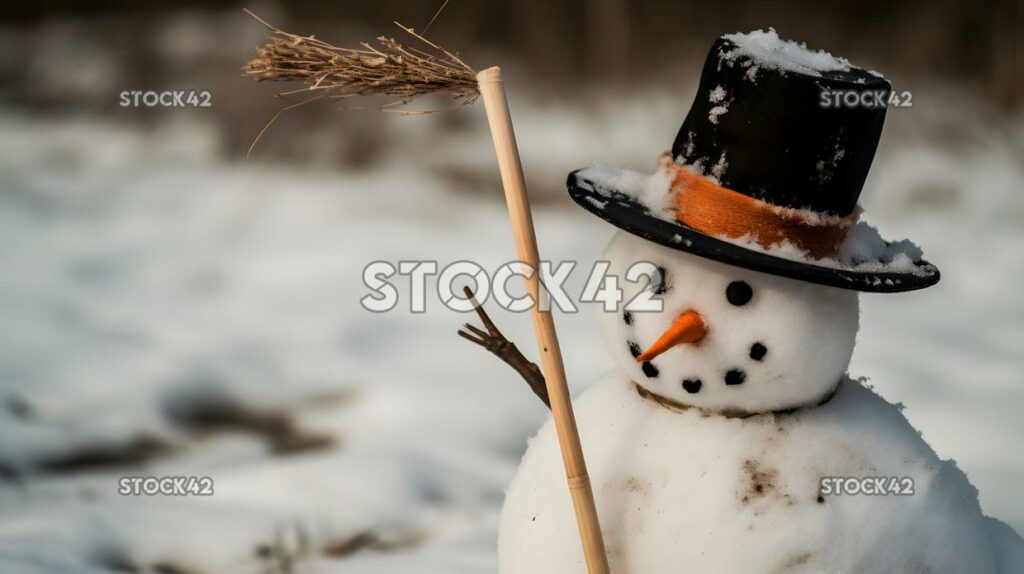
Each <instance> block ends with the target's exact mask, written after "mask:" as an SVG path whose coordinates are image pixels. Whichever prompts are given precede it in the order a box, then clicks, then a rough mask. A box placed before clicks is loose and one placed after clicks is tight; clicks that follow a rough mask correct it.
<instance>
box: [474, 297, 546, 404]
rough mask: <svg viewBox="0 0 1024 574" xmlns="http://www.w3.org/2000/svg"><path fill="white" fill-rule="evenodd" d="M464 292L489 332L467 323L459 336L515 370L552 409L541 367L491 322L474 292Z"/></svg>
mask: <svg viewBox="0 0 1024 574" xmlns="http://www.w3.org/2000/svg"><path fill="white" fill-rule="evenodd" d="M463 292H464V293H465V294H466V298H467V299H469V300H470V301H472V302H473V310H474V311H476V314H477V316H478V317H480V322H481V323H483V324H484V327H485V328H486V329H487V330H486V331H484V330H483V329H480V328H479V327H475V326H473V325H470V324H469V323H466V324H464V325H463V326H462V329H460V330H459V336H460V337H462V338H463V339H466V340H467V341H469V342H471V343H475V344H477V345H480V346H481V347H483V348H485V349H487V350H488V351H489V352H490V353H491V354H492V355H494V356H495V357H498V358H499V359H501V360H502V361H504V362H505V363H506V364H508V365H509V366H510V367H512V368H513V369H515V370H516V372H517V373H519V376H521V377H522V378H523V380H524V381H526V384H528V385H530V389H532V390H533V392H534V394H536V395H537V397H538V398H540V400H542V401H544V404H545V405H547V406H548V408H551V402H550V401H549V400H548V387H547V384H546V383H545V381H544V373H542V372H541V370H540V367H538V366H537V365H536V364H535V363H532V362H530V360H529V359H527V358H526V357H525V356H523V354H522V353H521V352H520V351H519V348H518V347H516V346H515V344H514V343H512V341H509V340H508V339H506V338H505V336H504V335H502V334H501V331H499V330H498V327H497V326H496V325H495V324H494V321H492V320H491V318H490V317H489V316H488V315H487V312H486V311H484V309H483V307H481V306H480V303H479V302H477V300H476V297H475V296H474V295H473V291H472V290H471V289H470V288H469V287H464V288H463Z"/></svg>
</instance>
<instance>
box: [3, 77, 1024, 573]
mask: <svg viewBox="0 0 1024 574" xmlns="http://www.w3.org/2000/svg"><path fill="white" fill-rule="evenodd" d="M917 92H918V93H916V98H915V105H916V106H917V107H915V108H913V109H912V110H893V111H891V112H890V114H889V125H888V127H887V131H886V133H885V134H884V135H883V143H882V146H881V148H880V150H879V156H878V159H877V160H876V163H875V167H874V170H873V173H872V176H871V177H870V178H869V180H868V184H867V187H866V190H865V194H864V196H863V198H862V199H863V204H864V206H865V208H866V216H865V217H866V219H867V220H869V221H870V222H872V224H874V225H877V226H878V227H879V229H880V230H881V232H882V234H883V235H884V236H886V237H890V238H902V237H910V238H912V239H914V240H915V241H916V242H917V243H918V244H920V245H921V246H922V247H923V248H924V251H925V255H926V257H927V258H928V259H930V260H931V261H932V262H933V263H935V264H937V265H938V266H939V267H940V269H941V270H942V273H943V279H942V281H941V282H940V283H939V285H938V286H936V287H935V288H932V289H929V290H927V291H924V292H920V293H911V294H905V295H864V296H862V318H861V325H862V329H861V334H860V336H859V344H858V346H857V350H856V351H855V354H854V360H853V365H852V367H851V374H852V375H854V376H866V377H869V378H870V379H871V380H872V382H873V384H874V386H875V388H876V389H877V390H878V391H879V392H880V393H881V394H882V395H883V396H885V397H887V398H888V399H889V400H891V401H894V402H902V403H904V404H905V405H906V410H905V413H906V414H907V416H908V417H909V419H910V421H911V422H912V423H913V424H915V425H916V426H917V427H918V428H919V429H920V430H921V431H922V433H923V435H924V437H925V439H926V440H928V441H929V442H930V443H931V444H932V445H933V446H934V447H935V449H936V450H937V451H938V453H939V454H940V456H943V457H947V458H953V459H955V460H956V461H957V463H958V464H959V465H960V466H961V467H962V468H963V469H964V470H965V471H966V472H967V473H968V475H969V476H970V478H971V479H972V481H973V482H974V484H975V485H976V486H977V487H978V488H979V489H980V491H981V502H982V506H983V508H984V509H985V511H986V512H987V513H988V514H990V515H993V516H995V517H998V518H1001V519H1003V520H1005V521H1007V522H1008V523H1010V524H1011V525H1012V526H1014V527H1015V528H1016V529H1017V530H1018V531H1024V504H1022V503H1021V501H1020V493H1021V490H1022V487H1024V449H1021V448H1020V442H1021V440H1022V439H1024V417H1022V416H1021V410H1022V409H1024V329H1022V328H1021V325H1022V324H1024V305H1022V303H1021V295H1020V290H1021V285H1020V282H1021V281H1024V249H1022V247H1024V166H1022V164H1021V158H1022V157H1024V123H1022V122H1021V121H1020V120H1012V121H1011V120H1007V118H1005V117H999V116H995V115H993V114H992V113H991V112H989V111H988V110H986V109H985V108H984V107H983V106H981V105H977V104H975V103H974V101H973V100H971V99H970V98H968V97H967V96H964V95H962V94H954V93H948V92H945V91H942V90H934V91H931V92H929V93H928V94H927V96H928V97H925V96H926V94H925V93H924V92H923V91H920V90H918V91H917ZM929 98H932V103H931V104H927V103H926V102H925V100H928V99H929ZM689 99H690V96H689V95H686V96H685V97H682V98H678V97H668V96H658V97H651V96H649V95H646V94H644V92H643V91H642V90H638V91H636V92H633V93H631V94H630V95H629V96H628V97H624V98H623V99H622V100H620V101H616V102H605V103H591V104H589V105H581V104H558V103H546V104H528V103H527V102H525V101H524V100H523V99H522V98H521V96H520V95H519V94H516V93H513V94H512V103H513V116H514V118H515V120H516V127H517V130H518V132H519V138H520V147H521V148H522V151H523V156H524V164H525V166H526V169H527V171H528V172H529V174H530V178H531V185H532V186H533V189H532V191H533V192H535V193H536V194H537V200H536V204H537V206H536V217H537V226H538V236H539V240H540V245H541V251H542V256H544V257H545V258H548V259H553V260H562V259H574V260H579V261H580V262H582V263H583V264H584V265H585V264H587V263H588V262H590V261H592V260H594V259H595V258H597V257H598V256H599V255H600V253H601V251H602V250H603V248H604V246H605V243H606V242H607V241H608V239H609V238H610V237H611V234H612V230H611V228H610V227H608V226H607V225H606V224H604V223H602V222H600V221H599V220H597V219H596V218H594V217H592V216H589V215H587V214H586V213H584V212H583V210H581V209H578V208H576V207H574V206H572V205H570V202H569V200H568V199H567V198H566V197H564V196H563V195H562V193H561V192H560V190H561V186H562V182H563V181H564V177H565V174H566V173H568V171H570V170H571V169H573V168H576V167H581V166H585V165H588V164H591V163H593V162H600V163H606V164H613V165H621V166H623V167H632V168H635V169H641V170H653V168H654V165H655V160H656V158H657V155H658V154H659V153H660V152H661V151H663V150H664V149H665V148H667V147H669V145H670V144H671V141H672V138H673V137H674V136H675V130H676V129H677V128H678V125H679V123H680V121H681V119H682V115H683V113H684V112H685V107H686V106H687V105H688V104H689ZM951 110H955V113H951V112H950V111H951ZM455 113H457V114H461V115H463V116H465V120H466V121H465V122H463V123H462V124H459V126H458V127H457V128H454V129H453V128H446V130H445V131H443V132H442V131H439V130H438V129H435V128H434V127H433V126H436V125H438V124H437V122H436V121H435V119H433V118H430V117H426V118H423V117H418V118H399V117H395V116H391V115H388V116H387V117H383V118H382V119H381V125H382V129H384V130H385V131H386V133H388V134H389V135H391V136H397V135H400V136H401V139H398V138H395V139H394V143H393V144H392V147H393V153H391V154H389V155H388V158H387V159H386V160H385V161H384V162H383V163H381V164H378V165H374V166H373V167H372V168H371V169H365V170H359V171H349V172H342V171H340V170H330V169H328V168H296V167H289V166H284V165H275V164H269V163H265V162H263V161H261V160H260V159H259V149H257V151H256V153H255V154H254V157H253V159H251V160H248V161H245V160H239V159H230V160H227V159H224V158H222V157H221V155H220V154H219V152H218V150H219V149H220V148H219V142H220V140H219V137H220V136H219V134H218V133H216V131H214V130H213V129H212V128H210V127H208V126H206V125H204V124H202V123H200V122H199V121H197V120H196V117H197V116H196V115H194V114H193V115H190V114H189V113H188V112H183V113H181V114H179V115H178V116H176V117H177V119H175V120H174V121H168V122H166V123H161V124H158V125H157V126H155V127H152V128H146V129H142V128H137V127H132V126H128V125H119V124H116V123H109V122H98V121H84V120H83V121H77V120H76V121H55V120H44V119H26V118H25V117H24V116H22V115H18V114H15V113H13V112H7V113H3V114H0V129H2V130H3V132H4V134H5V138H4V141H3V143H2V144H0V145H2V147H0V317H2V321H0V571H2V572H5V573H8V572H9V573H26V574H27V573H43V572H46V573H64V572H82V573H87V572H147V573H157V572H159V573H164V574H167V573H176V574H186V573H187V574H210V573H227V572H239V573H247V572H268V573H270V572H275V573H284V572H318V573H369V572H373V573H377V574H387V573H391V572H395V573H397V572H418V573H423V574H430V573H445V574H449V573H455V574H458V573H485V572H493V571H495V569H496V563H497V562H496V556H495V545H496V537H497V532H496V527H497V518H498V513H499V510H500V506H501V502H502V496H503V489H504V488H505V487H506V486H507V484H508V482H509V481H510V480H511V477H512V474H513V472H514V471H515V468H516V465H517V463H518V460H519V457H520V455H521V453H522V451H523V450H524V448H525V441H526V438H527V437H528V436H530V435H531V434H532V433H533V432H534V431H535V430H536V428H537V427H538V426H539V424H540V423H541V421H542V420H543V418H544V416H545V411H544V409H543V407H542V405H541V404H540V403H539V401H537V400H536V399H535V398H534V397H533V396H532V394H531V393H530V392H529V391H528V389H527V388H526V386H525V385H524V384H523V383H522V382H521V381H520V380H519V379H518V378H517V376H516V375H515V373H513V372H512V371H511V370H510V369H508V368H507V367H506V366H504V365H503V364H501V363H499V362H498V361H497V360H496V359H493V358H492V357H490V356H489V355H487V354H486V353H484V352H483V351H481V350H479V349H477V348H475V347H472V346H470V345H469V344H467V343H466V342H464V341H462V340H461V339H459V338H458V337H457V336H456V335H455V331H456V329H457V327H458V325H459V324H460V323H461V322H463V321H465V320H467V319H470V317H468V316H464V315H460V314H457V313H454V312H452V311H449V310H447V309H445V308H443V307H442V306H441V305H440V304H439V303H438V302H437V300H436V299H431V300H430V301H429V303H428V311H427V313H424V314H413V313H410V312H408V311H404V310H402V309H405V308H406V307H405V305H402V306H401V309H399V310H396V311H394V312H391V313H387V314H373V313H370V312H367V311H365V310H363V309H362V308H361V307H360V305H359V302H358V301H359V299H360V298H361V297H362V296H363V295H365V294H366V289H365V288H364V287H363V286H362V282H361V273H362V269H363V267H364V266H365V265H366V264H367V263H369V262H371V261H373V260H378V259H383V260H387V261H393V262H397V261H399V260H402V259H421V258H423V259H436V260H438V261H439V262H441V263H442V265H443V264H444V263H448V262H452V261H456V260H460V259H469V260H473V261H477V262H480V263H481V264H483V265H485V267H488V268H492V269H493V268H496V267H497V266H498V265H500V264H501V263H503V262H505V261H507V260H509V259H512V258H513V254H514V246H513V243H512V238H511V233H510V231H509V230H508V226H507V222H506V215H505V210H504V206H503V204H502V203H501V201H500V188H499V187H498V180H497V175H496V169H495V167H494V162H493V156H492V155H491V154H492V150H491V147H490V141H489V136H488V134H487V132H486V129H485V127H484V126H483V124H482V123H481V122H480V119H481V116H482V110H479V109H469V110H461V111H458V112H455ZM951 116H955V117H951ZM282 121H287V119H284V120H282ZM344 121H345V120H344V116H343V115H339V120H338V122H339V123H338V128H339V129H344ZM258 123H259V121H258V120H257V121H254V124H258ZM255 127H258V126H255ZM255 127H254V129H255ZM271 134H272V132H271ZM270 137H272V135H271V136H270ZM467 174H469V175H467ZM575 278H576V281H575V283H573V285H575V286H576V288H577V289H578V288H579V287H580V286H581V283H582V278H581V276H580V275H576V277H575ZM399 286H400V291H401V293H402V294H403V296H407V294H408V289H407V288H406V287H405V286H404V285H401V284H400V285H399ZM489 308H490V309H491V310H492V314H493V315H494V316H495V319H496V321H497V322H498V324H499V326H500V327H502V329H503V330H504V331H505V333H506V334H507V335H508V336H509V337H510V338H512V339H513V340H514V341H517V342H518V343H519V344H520V346H521V348H523V349H524V351H526V352H527V354H528V355H530V356H532V355H534V350H533V348H532V345H533V343H532V335H531V329H530V322H529V319H528V318H527V317H526V316H524V315H511V314H505V313H500V312H498V311H496V310H495V308H494V305H493V304H492V305H490V306H489ZM557 322H558V326H559V329H560V338H561V340H562V343H563V346H564V354H565V357H566V361H567V369H568V373H569V376H570V380H571V382H572V385H573V386H574V391H575V392H579V391H580V390H581V389H583V388H584V387H586V385H587V384H589V383H590V382H591V381H592V380H594V379H595V378H596V377H597V376H598V375H599V374H600V373H601V372H603V371H604V370H606V369H607V368H609V367H610V366H611V361H610V360H609V359H607V358H606V357H604V356H603V347H602V345H603V343H602V341H601V339H600V335H599V333H598V332H597V331H596V320H595V318H594V316H593V309H592V308H591V307H590V306H585V307H584V309H583V311H582V312H580V313H578V314H573V315H563V316H560V317H558V320H557ZM589 448H595V447H594V446H593V445H590V447H589ZM142 475H146V476H182V475H196V476H209V477H210V478H211V479H212V481H213V483H214V494H213V496H205V497H202V496H191V497H161V496H151V497H146V496H139V497H132V496H121V495H119V494H118V493H117V488H118V479H119V478H120V477H123V476H142Z"/></svg>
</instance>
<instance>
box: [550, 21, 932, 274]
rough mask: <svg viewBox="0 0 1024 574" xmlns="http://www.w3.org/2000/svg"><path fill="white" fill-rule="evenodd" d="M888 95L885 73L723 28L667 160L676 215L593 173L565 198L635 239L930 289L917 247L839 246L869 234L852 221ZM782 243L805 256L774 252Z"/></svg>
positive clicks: (758, 264)
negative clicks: (668, 214)
mask: <svg viewBox="0 0 1024 574" xmlns="http://www.w3.org/2000/svg"><path fill="white" fill-rule="evenodd" d="M890 91H891V87H890V85H889V82H888V81H886V80H885V78H883V77H882V76H881V75H879V74H877V73H875V72H869V71H866V70H863V69H860V68H857V67H855V66H852V65H850V64H849V62H847V61H846V60H843V59H839V58H833V57H832V56H831V55H830V54H827V53H825V52H814V51H811V50H808V49H807V48H806V47H805V46H803V45H802V44H796V43H794V42H787V41H783V40H779V38H778V36H777V35H776V34H775V31H774V30H769V31H768V32H760V31H759V32H752V33H750V34H732V35H726V36H722V37H721V38H718V39H717V40H716V41H715V43H714V44H713V45H712V46H711V51H710V52H709V53H708V57H707V60H706V62H705V64H704V70H703V72H702V74H701V80H700V86H699V88H698V91H697V97H696V98H695V99H694V102H693V105H692V106H691V108H690V112H689V114H687V116H686V119H685V121H684V122H683V125H682V128H680V130H679V134H678V135H677V136H676V139H675V143H674V144H673V146H672V157H671V159H672V160H674V161H666V162H664V163H665V165H663V169H668V170H669V172H670V173H669V177H670V180H671V182H672V185H671V186H670V188H669V191H667V193H670V194H675V195H673V196H672V198H670V203H672V204H673V205H674V206H675V211H674V214H675V217H665V214H664V213H655V212H654V208H652V206H651V205H650V203H649V202H642V201H640V200H639V199H638V197H637V194H636V193H635V192H633V191H632V190H629V189H626V188H624V187H620V186H621V184H620V183H617V182H621V181H623V178H620V177H600V174H599V171H595V170H593V169H582V170H576V171H574V172H572V173H570V174H569V179H568V183H567V185H568V188H569V194H570V195H571V196H572V198H573V199H574V200H575V201H576V202H577V203H579V204H580V205H581V206H583V207H584V208H586V209H588V210H589V211H591V212H593V213H595V214H596V215H598V216H600V217H601V218H603V219H605V220H607V221H608V222H610V223H612V224H613V225H615V226H617V227H619V228H621V229H624V230H626V231H628V232H630V233H633V234H635V235H638V236H640V237H643V238H645V239H648V240H651V241H654V242H656V243H660V244H662V245H665V246H667V247H671V248H673V249H679V250H682V251H687V252H690V253H693V254H695V255H699V256H702V257H707V258H710V259H715V260H718V261H722V262H725V263H729V264H732V265H737V266H739V267H744V268H748V269H753V270H756V271H762V272H765V273H772V274H775V275H781V276H785V277H790V278H793V279H799V280H803V281H809V282H812V283H820V284H823V285H830V286H834V287H840V288H845V289H854V290H858V291H876V292H897V291H912V290H915V289H922V288H924V287H928V286H931V285H934V284H935V283H936V282H938V280H939V272H938V269H936V268H935V267H934V266H933V265H931V264H929V263H928V262H926V261H923V260H921V259H920V253H919V252H917V250H916V249H909V250H901V249H900V246H902V245H904V244H892V243H888V242H884V241H882V240H881V239H880V238H877V236H875V237H873V238H874V240H875V242H876V245H875V248H874V249H870V248H869V249H864V248H863V247H864V246H863V245H862V246H860V248H858V246H856V245H852V246H851V245H848V244H847V243H844V242H858V241H861V242H862V241H863V240H864V237H865V236H866V235H867V236H868V239H869V241H868V242H869V243H870V239H871V238H872V237H871V234H872V233H873V232H874V230H873V229H870V228H865V227H860V228H858V229H856V230H854V231H851V229H853V228H854V225H855V220H856V218H857V217H858V207H857V199H858V197H859V196H860V192H861V189H862V187H863V185H864V180H865V178H866V177H867V174H868V170H869V168H870V167H871V161H872V159H873V158H874V154H875V149H876V147H877V146H878V138H879V136H880V135H881V131H882V124H883V123H884V121H885V102H886V101H887V100H888V96H889V93H890ZM848 93H852V94H855V95H856V96H857V97H854V98H849V97H847V98H844V97H843V96H844V95H846V94H848ZM862 94H866V95H867V96H865V97H861V95H862ZM851 102H852V103H854V104H855V105H853V106H850V105H848V104H849V103H851ZM864 104H868V105H864ZM622 173H626V172H622ZM673 174H674V175H673ZM605 175H606V176H607V175H608V174H607V173H605ZM780 238H782V239H785V240H787V241H789V243H790V245H791V246H796V247H798V248H800V249H802V250H803V251H804V252H807V253H810V254H811V256H807V257H802V256H794V255H793V253H800V251H799V250H798V251H794V250H793V249H788V250H786V249H783V250H779V249H773V247H774V246H775V244H777V243H778V242H779V240H780ZM823 253H825V254H826V255H823Z"/></svg>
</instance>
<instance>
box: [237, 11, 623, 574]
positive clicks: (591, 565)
mask: <svg viewBox="0 0 1024 574" xmlns="http://www.w3.org/2000/svg"><path fill="white" fill-rule="evenodd" d="M246 12H247V13H248V14H249V15H250V16H252V17H253V18H256V19H257V20H259V21H260V22H261V23H263V24H264V25H265V26H267V28H268V29H269V32H268V33H267V38H268V42H267V44H265V45H264V46H261V47H259V48H257V49H256V53H257V57H256V58H254V59H253V60H251V61H249V62H248V63H247V64H246V65H245V66H244V67H243V68H242V73H243V74H245V75H247V76H250V77H252V78H255V79H256V80H271V81H299V82H302V83H303V87H302V88H299V89H297V90H293V91H291V92H282V93H281V94H280V95H282V96H291V95H300V94H301V95H302V96H303V97H304V98H305V99H302V100H300V101H299V102H297V103H296V104H292V105H291V106H288V108H285V109H284V110H281V111H282V112H283V111H285V110H287V109H289V108H291V107H295V106H297V105H301V104H303V103H306V102H309V101H312V100H315V99H321V98H329V99H332V100H342V99H347V98H352V97H356V96H373V95H387V96H397V97H399V98H401V99H400V100H398V101H396V102H394V103H393V104H388V105H386V106H383V107H382V110H384V111H399V112H400V113H429V112H430V111H427V112H415V111H409V110H407V109H404V108H402V107H401V106H404V105H405V104H408V103H409V101H411V100H412V99H414V98H416V97H418V96H422V95H426V94H436V93H444V94H448V95H449V96H451V97H453V98H454V100H455V102H456V105H455V107H459V106H462V105H469V104H472V103H474V102H476V100H477V99H482V100H483V102H484V110H485V112H486V114H487V123H488V125H489V126H490V130H491V137H492V139H493V140H494V150H495V152H496V153H497V157H498V169H499V171H500V173H501V182H502V186H503V187H504V189H505V202H506V203H507V205H508V212H509V218H510V220H511V223H512V233H513V235H514V236H515V242H516V249H517V250H518V252H519V259H520V260H521V261H523V262H525V263H526V264H528V265H530V266H531V267H532V268H533V269H534V270H535V272H534V273H532V274H530V276H529V277H527V278H526V279H525V282H526V289H527V292H528V293H529V294H530V296H531V297H532V299H533V301H534V305H533V306H532V308H531V314H532V317H533V329H534V333H535V335H536V338H537V349H538V351H539V352H540V357H541V368H542V370H543V372H544V379H545V381H546V385H547V394H548V398H549V400H550V404H551V416H552V418H553V419H554V422H555V428H556V430H557V434H558V444H559V447H560V449H561V452H562V461H563V462H564V463H565V473H566V478H567V482H568V486H569V493H570V495H571V496H572V503H573V508H574V509H575V512H576V523H577V525H578V526H579V531H580V539H581V541H582V544H583V555H584V558H585V559H586V564H587V571H588V572H589V573H590V574H607V573H608V559H607V556H606V555H605V550H604V541H603V540H602V538H601V526H600V523H599V522H598V516H597V509H596V507H595V505H594V495H593V491H592V489H591V486H590V477H589V475H588V474H587V466H586V462H585V461H584V459H583V449H582V446H581V445H580V437H579V432H578V431H577V428H576V419H575V416H574V415H573V411H572V403H571V402H570V398H569V388H568V385H567V384H566V379H565V366H564V364H563V363H562V353H561V350H560V348H559V346H558V336H557V335H556V333H555V324H554V321H553V319H552V316H551V312H550V310H545V309H543V308H542V306H541V305H540V304H539V303H540V295H541V293H540V278H539V269H540V256H539V255H538V253H537V238H536V235H535V234H534V228H533V216H532V214H531V212H530V200H529V197H527V194H526V180H525V178H524V176H523V166H522V163H521V161H520V159H519V150H518V148H517V146H516V138H515V133H514V132H513V130H512V118H511V116H510V115H509V110H508V101H507V99H506V97H505V85H504V80H503V79H502V75H501V68H498V67H497V66H495V67H491V68H487V69H486V70H483V71H481V72H479V73H476V72H474V71H473V69H472V68H470V67H469V66H468V65H467V64H466V63H465V62H463V61H462V60H460V59H459V58H458V56H456V55H455V54H453V53H451V52H449V51H448V50H445V49H444V48H442V47H440V46H438V45H436V44H434V43H432V42H430V41H429V40H427V39H426V38H424V37H423V36H422V35H420V34H417V33H416V32H415V31H414V30H413V29H411V28H407V27H405V26H402V25H401V24H398V23H397V22H396V23H395V24H396V25H397V26H398V27H399V28H401V29H402V30H404V31H405V32H406V34H408V35H409V36H410V37H411V38H412V39H414V40H415V41H416V43H417V44H418V45H419V46H420V47H406V46H403V45H402V44H400V43H399V42H396V41H395V40H394V39H392V38H388V37H385V36H380V37H378V38H377V41H376V44H370V43H362V44H360V47H358V48H343V47H338V46H333V45H331V44H328V43H326V42H324V41H322V40H319V39H317V38H314V37H313V36H299V35H296V34H291V33H289V32H285V31H283V30H281V29H279V28H276V27H274V26H272V25H270V24H269V23H267V22H266V21H264V20H262V19H260V18H259V17H257V16H256V15H255V14H253V13H252V12H249V11H248V10H246ZM280 113H281V112H278V115H280ZM276 118H277V116H274V119H276ZM274 119H272V120H271V123H272V122H273V121H274ZM269 125H270V124H269V123H268V124H267V126H265V127H264V128H263V129H264V131H265V130H266V128H267V127H269ZM262 134H263V132H262V131H261V132H260V135H262ZM258 139H259V136H257V140H258ZM254 145H255V142H254Z"/></svg>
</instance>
